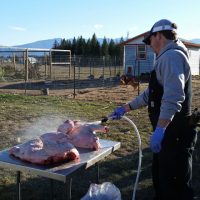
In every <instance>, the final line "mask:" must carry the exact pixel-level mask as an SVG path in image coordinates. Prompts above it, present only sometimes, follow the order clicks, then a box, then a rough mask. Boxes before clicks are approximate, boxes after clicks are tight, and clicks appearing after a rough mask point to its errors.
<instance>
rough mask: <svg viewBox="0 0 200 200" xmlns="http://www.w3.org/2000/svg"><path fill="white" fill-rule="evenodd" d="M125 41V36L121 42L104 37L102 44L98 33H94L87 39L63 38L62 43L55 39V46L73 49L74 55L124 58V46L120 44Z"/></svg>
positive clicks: (56, 47)
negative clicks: (98, 38) (97, 35)
mask: <svg viewBox="0 0 200 200" xmlns="http://www.w3.org/2000/svg"><path fill="white" fill-rule="evenodd" d="M123 41H124V40H123V38H121V39H120V41H119V43H116V42H115V41H114V40H113V39H110V40H108V39H106V37H104V38H103V42H102V44H100V43H99V41H98V40H97V37H96V34H95V33H94V34H93V36H92V38H91V39H90V38H89V39H87V40H86V39H84V38H83V37H82V36H80V37H78V38H77V39H76V38H75V37H74V38H73V40H66V39H62V40H61V41H60V43H58V42H57V41H56V40H55V42H54V44H53V48H54V49H65V50H71V54H72V55H81V56H88V57H100V56H110V57H118V58H123V46H122V45H120V43H121V42H123Z"/></svg>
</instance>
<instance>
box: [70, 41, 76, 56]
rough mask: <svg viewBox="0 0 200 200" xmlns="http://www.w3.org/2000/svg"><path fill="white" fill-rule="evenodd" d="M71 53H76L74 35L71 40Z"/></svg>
mask: <svg viewBox="0 0 200 200" xmlns="http://www.w3.org/2000/svg"><path fill="white" fill-rule="evenodd" d="M71 53H72V55H73V54H76V38H75V37H74V39H73V41H72V48H71Z"/></svg>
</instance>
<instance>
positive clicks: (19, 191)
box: [17, 171, 21, 200]
mask: <svg viewBox="0 0 200 200" xmlns="http://www.w3.org/2000/svg"><path fill="white" fill-rule="evenodd" d="M20 176H21V172H20V171H17V200H21V180H20Z"/></svg>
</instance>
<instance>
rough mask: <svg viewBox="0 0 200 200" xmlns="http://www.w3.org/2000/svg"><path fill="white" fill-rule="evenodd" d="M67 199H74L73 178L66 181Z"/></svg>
mask: <svg viewBox="0 0 200 200" xmlns="http://www.w3.org/2000/svg"><path fill="white" fill-rule="evenodd" d="M65 184H66V187H67V188H66V192H67V194H66V198H67V200H71V199H72V178H69V179H68V180H67V181H66V183H65Z"/></svg>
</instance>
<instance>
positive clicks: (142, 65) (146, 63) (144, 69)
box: [124, 45, 154, 76]
mask: <svg viewBox="0 0 200 200" xmlns="http://www.w3.org/2000/svg"><path fill="white" fill-rule="evenodd" d="M124 62H125V64H124V73H126V72H127V69H128V67H131V68H132V74H133V75H134V76H138V75H140V74H142V73H149V72H150V71H151V70H152V69H153V62H154V53H153V51H152V49H151V48H150V47H147V57H146V59H145V60H138V59H137V45H126V46H125V59H124Z"/></svg>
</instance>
